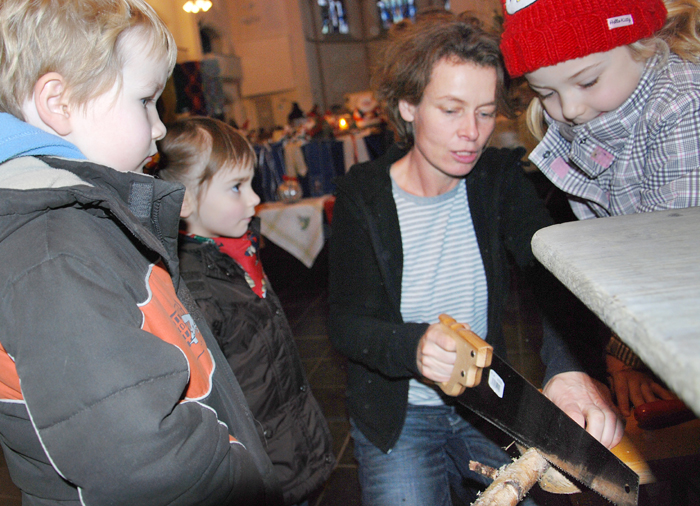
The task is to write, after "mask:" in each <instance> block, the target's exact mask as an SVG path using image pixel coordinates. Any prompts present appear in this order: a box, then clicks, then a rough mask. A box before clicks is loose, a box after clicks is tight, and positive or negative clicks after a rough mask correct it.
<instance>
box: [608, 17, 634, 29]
mask: <svg viewBox="0 0 700 506" xmlns="http://www.w3.org/2000/svg"><path fill="white" fill-rule="evenodd" d="M633 24H634V19H632V14H627V15H625V16H617V17H614V18H608V28H610V29H611V30H612V29H613V28H621V27H623V26H630V25H633Z"/></svg>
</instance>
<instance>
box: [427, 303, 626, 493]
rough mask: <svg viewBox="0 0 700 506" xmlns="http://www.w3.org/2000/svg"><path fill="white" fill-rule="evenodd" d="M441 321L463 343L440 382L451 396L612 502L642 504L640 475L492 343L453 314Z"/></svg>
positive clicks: (442, 317)
mask: <svg viewBox="0 0 700 506" xmlns="http://www.w3.org/2000/svg"><path fill="white" fill-rule="evenodd" d="M440 323H441V324H442V325H443V327H444V328H445V330H446V332H448V333H449V334H450V335H451V336H452V337H453V339H454V340H455V342H456V343H457V360H456V363H455V367H454V370H453V372H452V376H451V377H450V380H449V381H447V382H445V383H442V384H441V385H440V388H442V390H443V391H444V392H445V393H446V394H448V395H450V396H453V397H455V400H456V401H457V402H458V403H459V404H461V405H463V406H465V407H467V408H469V409H470V410H471V411H473V412H474V413H476V414H477V415H479V416H481V417H482V418H484V419H485V420H487V421H489V422H491V423H492V424H493V425H495V426H496V427H498V428H499V429H501V430H502V431H503V432H505V433H506V434H508V435H509V436H510V437H512V438H513V439H515V441H516V442H517V443H519V444H521V445H524V446H526V447H528V448H536V449H537V450H538V451H539V452H540V453H541V454H542V456H543V457H544V458H545V459H547V460H548V461H549V462H550V463H551V464H553V465H554V466H555V467H557V468H559V469H561V470H562V471H564V472H565V473H567V474H569V475H570V476H572V477H573V478H575V479H576V480H578V481H579V482H580V483H582V484H584V485H585V486H587V487H588V488H590V489H592V490H595V491H596V492H598V493H599V494H601V495H602V496H603V497H605V498H606V499H608V500H609V501H612V502H613V503H615V504H617V505H619V506H635V505H636V504H637V496H638V492H639V476H637V474H636V473H635V472H634V471H632V470H631V469H630V468H629V467H627V466H626V465H625V464H624V463H623V462H622V461H621V460H620V459H618V458H617V457H616V456H615V455H614V454H613V453H611V452H610V451H609V450H608V449H607V448H605V446H603V445H602V444H600V443H599V442H598V441H597V440H596V439H595V438H594V437H593V436H591V435H590V434H588V432H586V431H585V429H583V428H582V427H581V426H579V425H578V424H577V423H576V422H574V421H573V420H572V419H571V418H570V417H569V416H568V415H567V414H566V413H564V412H563V411H562V410H561V409H559V408H558V407H557V406H556V405H555V404H554V403H553V402H552V401H550V400H549V399H547V397H545V396H544V395H543V394H542V393H541V392H540V391H539V390H538V389H537V388H535V387H534V386H533V385H532V384H531V383H530V382H529V381H527V380H526V379H525V378H523V377H522V376H521V375H520V374H518V373H517V372H516V371H515V370H514V369H513V368H512V367H511V366H510V365H508V364H507V363H506V362H505V361H504V360H502V359H501V358H499V357H498V356H497V355H495V354H494V353H493V348H492V347H491V346H490V345H489V344H488V343H486V341H484V340H483V339H481V338H480V337H479V336H477V335H476V334H475V333H473V332H472V331H470V330H468V329H466V328H465V327H464V326H463V325H462V324H460V323H457V322H456V321H455V320H454V319H453V318H451V317H449V316H447V315H440ZM482 380H483V381H482Z"/></svg>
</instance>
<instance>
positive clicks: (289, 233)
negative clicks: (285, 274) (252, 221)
mask: <svg viewBox="0 0 700 506" xmlns="http://www.w3.org/2000/svg"><path fill="white" fill-rule="evenodd" d="M329 198H331V196H330V195H324V196H322V197H315V198H309V199H301V200H300V201H298V202H295V203H293V204H285V203H283V202H266V203H264V204H260V205H259V206H258V207H257V209H256V214H257V215H258V216H259V217H260V232H261V233H262V235H264V236H265V237H267V238H268V239H269V240H270V241H272V242H274V243H275V244H276V245H277V246H279V247H280V248H282V249H284V250H285V251H287V252H289V253H290V254H292V255H293V256H294V257H296V258H297V259H298V260H299V261H300V262H301V263H303V264H304V265H305V266H306V267H308V268H311V266H312V265H313V264H314V261H315V260H316V257H317V256H318V254H319V253H320V251H321V249H323V241H324V231H323V213H324V204H325V202H326V200H328V199H329Z"/></svg>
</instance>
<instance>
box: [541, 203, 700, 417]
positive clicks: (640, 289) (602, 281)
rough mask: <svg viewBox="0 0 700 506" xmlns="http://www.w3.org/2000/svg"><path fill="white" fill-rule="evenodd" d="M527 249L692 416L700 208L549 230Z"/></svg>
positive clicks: (698, 380) (698, 332)
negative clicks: (615, 333)
mask: <svg viewBox="0 0 700 506" xmlns="http://www.w3.org/2000/svg"><path fill="white" fill-rule="evenodd" d="M532 249H533V251H534V253H535V256H537V258H538V259H539V260H540V261H541V262H542V264H543V265H544V266H545V267H547V268H548V269H549V270H550V271H552V273H554V275H555V276H556V277H557V278H559V279H560V280H561V281H562V282H563V283H564V284H565V285H566V286H567V287H568V288H569V289H570V290H571V291H572V292H573V293H574V294H575V295H576V296H577V297H578V298H579V299H581V300H582V301H583V302H584V303H585V304H586V305H587V306H588V307H589V308H591V310H593V312H594V313H596V314H597V315H598V316H599V317H600V318H601V320H603V321H604V322H605V323H606V324H607V325H609V326H610V328H611V329H612V330H614V331H615V332H617V334H618V335H619V336H620V338H621V339H622V340H623V341H624V342H625V343H627V344H628V345H629V346H630V348H632V349H633V350H634V351H635V353H637V355H639V358H641V359H642V360H643V361H644V363H645V364H646V365H648V366H649V367H650V368H651V369H652V370H653V371H654V372H655V373H656V374H657V375H659V377H661V378H662V379H663V380H664V381H665V382H666V383H667V384H668V385H669V386H670V387H671V389H672V390H674V391H675V392H676V393H677V394H678V396H679V397H680V398H681V399H683V400H684V401H685V402H686V404H687V405H688V406H689V407H691V408H692V409H693V411H695V413H696V414H698V415H700V207H691V208H688V209H677V210H672V211H658V212H655V213H640V214H631V215H628V216H617V217H613V218H597V219H592V220H583V221H577V222H572V223H564V224H561V225H554V226H551V227H548V228H545V229H542V230H540V231H538V232H537V233H536V234H535V236H534V237H533V239H532Z"/></svg>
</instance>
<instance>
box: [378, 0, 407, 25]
mask: <svg viewBox="0 0 700 506" xmlns="http://www.w3.org/2000/svg"><path fill="white" fill-rule="evenodd" d="M377 9H379V19H381V23H382V27H384V28H389V27H391V25H393V24H394V23H398V22H399V21H401V20H403V19H410V20H412V21H414V20H415V18H416V6H415V0H379V1H378V2H377Z"/></svg>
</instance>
